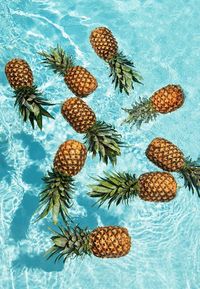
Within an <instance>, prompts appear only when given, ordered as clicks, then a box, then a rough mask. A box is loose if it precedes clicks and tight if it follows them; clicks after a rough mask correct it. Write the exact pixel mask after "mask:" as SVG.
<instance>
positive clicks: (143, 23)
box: [0, 0, 200, 289]
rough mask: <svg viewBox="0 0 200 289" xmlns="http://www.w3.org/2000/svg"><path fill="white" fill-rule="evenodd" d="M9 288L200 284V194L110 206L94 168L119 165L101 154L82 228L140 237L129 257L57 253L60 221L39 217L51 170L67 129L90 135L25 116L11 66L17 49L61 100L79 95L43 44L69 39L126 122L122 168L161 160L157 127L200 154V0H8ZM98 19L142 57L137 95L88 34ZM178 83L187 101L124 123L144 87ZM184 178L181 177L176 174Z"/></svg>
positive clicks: (104, 108)
mask: <svg viewBox="0 0 200 289" xmlns="http://www.w3.org/2000/svg"><path fill="white" fill-rule="evenodd" d="M0 19H1V24H0V27H1V33H0V44H1V45H0V67H1V70H0V73H1V77H0V80H1V81H0V107H1V109H0V179H1V182H0V244H1V249H0V264H1V265H0V277H1V278H0V288H1V289H25V288H26V289H39V288H40V289H43V288H44V289H47V288H49V289H55V288H56V289H58V288H59V289H61V288H62V289H85V288H88V289H93V288H98V289H105V288H110V289H118V288H123V289H199V288H200V285H199V284H200V199H199V198H198V196H197V195H196V194H194V195H192V193H191V192H189V191H188V190H186V189H184V187H183V181H182V180H180V179H177V180H178V181H179V185H180V189H179V191H178V195H177V197H176V198H175V199H174V200H173V201H171V202H169V203H166V204H155V203H154V204H151V203H147V202H144V201H142V200H140V199H139V198H136V199H135V200H134V201H132V202H131V203H130V205H129V206H126V205H120V206H118V207H115V206H112V207H111V208H110V210H108V209H107V207H106V205H105V206H103V207H102V208H101V209H98V208H97V207H95V206H92V205H93V204H94V201H93V200H91V199H90V198H89V197H88V196H87V194H86V193H87V192H88V187H87V185H88V184H90V183H91V182H93V181H92V180H91V177H92V176H93V177H94V176H96V175H102V174H103V171H106V170H111V169H112V167H111V166H110V165H109V166H107V167H106V165H104V164H102V163H100V162H99V161H98V158H96V159H92V157H91V155H89V156H88V158H87V163H86V165H85V167H84V169H83V170H82V171H81V173H80V174H79V175H78V176H77V177H76V194H75V196H74V206H73V207H72V208H71V209H70V215H71V217H72V218H73V220H74V221H75V222H77V223H78V224H79V225H80V226H83V227H85V226H88V227H89V228H91V229H93V228H95V227H97V226H101V225H122V226H125V227H127V228H128V230H129V232H130V234H131V237H132V249H131V252H130V254H129V255H127V256H126V257H123V258H121V259H98V258H95V257H86V258H83V259H75V260H68V261H67V262H66V263H65V265H63V264H62V262H61V263H57V264H54V262H53V260H51V261H46V260H45V258H44V256H43V253H44V252H45V250H46V249H48V248H49V247H50V246H51V241H50V236H51V233H50V231H49V230H48V227H51V219H50V218H46V219H44V220H43V221H40V222H38V223H34V220H35V217H34V216H33V213H34V212H35V210H36V208H37V206H38V194H39V192H40V191H41V189H42V188H43V183H42V180H41V178H42V177H43V176H44V175H45V174H46V172H47V169H50V168H51V165H52V160H53V157H54V154H55V152H56V150H57V148H58V146H59V145H60V144H61V143H62V142H64V141H65V140H67V139H70V138H76V139H77V140H80V141H81V140H82V136H81V135H80V134H77V133H75V132H74V131H73V129H72V128H70V127H69V125H68V124H67V123H66V121H65V120H64V119H63V118H62V116H61V114H60V112H59V106H55V107H51V108H50V111H51V112H52V114H54V116H55V121H53V120H45V121H44V130H43V131H42V132H41V131H40V130H39V129H35V130H34V131H33V130H32V129H31V127H30V125H29V124H26V125H24V124H23V123H22V121H21V119H20V117H19V115H18V111H17V109H14V108H13V104H14V99H13V97H12V95H13V91H12V89H11V88H10V86H9V84H8V82H7V79H6V77H5V74H4V66H5V64H6V62H7V61H8V60H10V59H11V58H14V57H19V58H24V59H26V60H27V61H28V62H29V63H30V65H31V67H32V69H33V73H34V77H35V82H36V83H37V85H38V87H39V88H40V89H41V90H43V91H44V96H45V97H46V98H48V99H50V100H51V101H52V102H55V103H60V102H62V101H63V100H64V99H66V98H68V97H70V96H72V94H71V93H70V91H69V90H68V89H67V87H66V85H65V84H64V81H63V79H62V77H60V76H58V75H55V74H54V73H53V72H52V71H50V70H48V69H46V68H44V67H43V66H42V65H41V63H40V61H41V58H40V56H39V55H38V54H37V52H38V51H40V50H48V49H49V47H55V46H56V45H57V44H60V45H61V46H62V47H63V48H64V49H65V50H66V51H68V52H69V53H71V54H72V55H73V56H74V58H75V59H76V63H77V64H79V65H82V66H85V67H86V68H87V69H88V70H89V71H90V72H91V73H92V74H93V75H94V76H95V77H96V78H97V80H98V82H99V87H98V89H97V90H96V91H95V92H94V93H93V94H92V95H90V96H89V97H88V98H87V100H86V101H87V103H88V104H89V105H90V106H91V107H92V108H93V109H94V111H95V112H96V114H97V117H98V119H100V120H105V121H106V122H108V123H111V124H115V126H116V128H117V130H118V131H119V132H120V133H121V134H122V135H123V140H124V141H125V142H127V144H128V147H126V148H123V151H122V156H121V157H120V158H119V159H118V164H117V166H116V168H115V170H116V171H129V172H134V173H136V174H137V175H139V174H141V173H144V172H147V171H151V170H152V171H153V170H156V167H155V166H154V165H153V164H152V163H150V162H149V161H148V160H147V159H146V157H145V155H144V151H145V149H146V147H147V145H148V144H149V142H150V141H151V140H152V139H153V138H154V137H156V136H162V137H165V138H166V139H169V140H171V141H172V142H174V143H175V144H177V145H178V146H179V147H180V148H181V149H182V150H183V151H184V153H185V155H186V156H191V158H192V159H194V160H196V159H197V158H198V157H199V156H200V126H199V117H200V112H199V111H200V102H199V98H200V89H199V83H200V73H199V67H200V61H199V55H200V32H199V20H200V9H199V1H198V0H188V1H184V0H177V1H174V0H127V1H123V0H113V1H106V0H104V1H103V0H99V1H94V0H90V1H89V0H88V1H83V0H75V1H64V0H60V1H54V0H35V1H33V0H21V1H20V0H13V1H8V0H2V1H0ZM97 26H107V27H109V28H110V29H111V30H112V31H113V34H114V35H115V36H116V38H117V40H118V42H119V47H120V49H121V50H122V51H123V52H124V54H126V55H128V56H129V57H130V58H131V59H133V60H134V62H135V65H136V68H137V70H138V71H140V73H141V74H142V76H143V78H144V85H136V88H135V91H134V92H133V93H131V95H130V96H126V95H124V94H123V95H122V94H118V93H117V92H115V91H114V88H113V86H112V84H111V81H110V79H108V74H109V70H108V67H107V66H106V64H105V63H104V62H103V61H102V60H101V59H100V58H98V57H97V55H96V54H95V53H94V51H93V50H92V48H91V46H90V44H89V41H88V37H89V34H90V31H91V30H92V29H93V28H95V27H97ZM169 83H175V84H180V85H181V86H182V87H183V88H184V92H185V95H186V100H185V103H184V106H183V107H182V108H181V109H179V110H177V111H176V112H174V113H172V114H168V115H163V116H159V117H158V118H157V119H156V121H154V122H151V123H149V124H145V125H143V126H142V128H141V129H140V130H136V129H135V128H132V129H131V128H130V127H129V126H128V125H124V126H121V122H122V120H123V118H124V117H125V112H123V111H122V110H121V107H130V105H131V103H132V102H134V101H135V100H137V99H138V98H139V96H150V95H151V94H152V93H153V92H154V91H155V90H157V89H158V88H160V87H162V86H165V85H167V84H169ZM175 176H176V175H175Z"/></svg>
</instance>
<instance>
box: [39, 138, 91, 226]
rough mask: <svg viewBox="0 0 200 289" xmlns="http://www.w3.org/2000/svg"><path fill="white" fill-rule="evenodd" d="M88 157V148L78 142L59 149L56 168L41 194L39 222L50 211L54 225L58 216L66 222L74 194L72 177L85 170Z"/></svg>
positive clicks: (71, 142) (63, 145)
mask: <svg viewBox="0 0 200 289" xmlns="http://www.w3.org/2000/svg"><path fill="white" fill-rule="evenodd" d="M86 157H87V150H86V147H85V146H84V145H83V144H82V143H80V142H78V141H76V140H68V141H66V142H64V143H63V144H62V145H60V147H59V148H58V150H57V152H56V155H55V158H54V168H53V169H52V171H50V172H48V175H47V176H46V177H45V178H44V179H43V180H44V182H45V184H46V187H45V189H44V190H43V191H42V192H41V193H40V207H39V211H40V210H41V209H42V208H43V211H42V212H41V213H40V214H39V217H38V219H37V220H40V219H42V218H44V217H45V216H46V215H47V214H48V213H49V212H50V211H51V213H52V218H53V222H54V224H57V222H58V216H59V215H61V217H62V218H63V219H64V220H65V218H66V217H67V215H68V209H69V208H70V207H71V203H72V200H71V199H72V194H73V193H74V186H73V182H74V179H73V178H72V176H75V175H77V174H78V173H79V172H80V170H81V169H82V168H83V166H84V163H85V160H86Z"/></svg>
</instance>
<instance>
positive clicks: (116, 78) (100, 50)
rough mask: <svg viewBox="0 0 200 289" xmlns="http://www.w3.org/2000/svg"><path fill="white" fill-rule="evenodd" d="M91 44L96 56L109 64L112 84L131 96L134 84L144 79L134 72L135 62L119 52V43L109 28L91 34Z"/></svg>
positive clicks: (96, 29)
mask: <svg viewBox="0 0 200 289" xmlns="http://www.w3.org/2000/svg"><path fill="white" fill-rule="evenodd" d="M90 43H91V45H92V47H93V49H94V51H95V52H96V54H97V55H98V56H99V57H101V58H102V59H103V60H104V61H106V62H107V63H108V64H109V66H110V77H112V82H113V83H115V88H118V89H119V91H120V92H121V93H122V92H125V93H126V94H129V93H130V91H131V90H132V89H134V86H133V83H134V82H137V83H141V82H140V81H141V80H142V77H141V76H140V75H139V74H138V73H137V72H136V71H135V70H134V64H133V62H132V61H130V60H128V59H127V58H126V57H125V56H124V55H123V53H122V52H118V45H117V41H116V39H115V37H114V36H113V34H112V32H111V31H110V30H109V29H108V28H106V27H98V28H95V29H94V30H93V31H92V32H91V34H90Z"/></svg>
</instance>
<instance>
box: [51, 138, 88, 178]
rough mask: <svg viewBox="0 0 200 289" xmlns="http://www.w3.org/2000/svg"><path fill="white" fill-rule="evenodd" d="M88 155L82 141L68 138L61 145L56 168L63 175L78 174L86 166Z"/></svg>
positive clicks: (55, 159)
mask: <svg viewBox="0 0 200 289" xmlns="http://www.w3.org/2000/svg"><path fill="white" fill-rule="evenodd" d="M86 157H87V150H86V147H85V146H84V145H83V144H82V143H80V142H78V141H76V140H68V141H66V142H64V143H63V144H62V145H61V146H60V147H59V149H58V151H57V153H56V156H55V158H54V169H55V171H57V172H59V173H60V174H63V175H67V176H74V175H77V174H78V173H79V172H80V170H81V169H82V167H83V166H84V163H85V160H86Z"/></svg>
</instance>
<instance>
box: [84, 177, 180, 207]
mask: <svg viewBox="0 0 200 289" xmlns="http://www.w3.org/2000/svg"><path fill="white" fill-rule="evenodd" d="M96 180H97V182H98V183H97V184H95V185H90V188H91V192H90V193H89V196H90V197H93V198H98V203H99V206H101V205H102V204H104V203H105V202H107V201H108V207H110V205H111V204H112V203H115V204H116V205H119V204H120V203H123V202H124V203H127V204H128V203H129V201H130V200H131V199H133V198H135V197H136V196H139V197H140V198H141V199H142V200H144V201H149V202H169V201H171V200H172V199H174V198H175V197H176V191H177V183H176V181H175V179H174V177H173V176H172V175H171V174H169V173H166V172H149V173H145V174H142V175H141V176H140V177H139V178H137V177H136V176H135V175H134V174H133V175H131V174H129V173H124V172H123V173H110V174H108V173H105V177H101V178H99V179H96Z"/></svg>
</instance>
